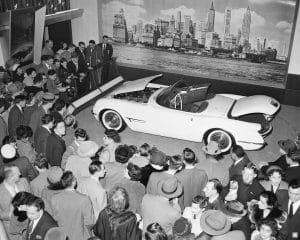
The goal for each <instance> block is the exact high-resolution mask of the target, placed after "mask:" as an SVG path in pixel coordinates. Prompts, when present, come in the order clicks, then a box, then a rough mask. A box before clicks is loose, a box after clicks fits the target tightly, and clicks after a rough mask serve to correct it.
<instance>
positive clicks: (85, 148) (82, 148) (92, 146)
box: [77, 141, 99, 157]
mask: <svg viewBox="0 0 300 240" xmlns="http://www.w3.org/2000/svg"><path fill="white" fill-rule="evenodd" d="M98 149H99V147H98V145H97V143H95V142H94V141H84V142H82V143H81V144H80V145H79V147H78V149H77V154H78V155H79V156H80V157H93V156H94V155H95V154H96V152H97V151H98Z"/></svg>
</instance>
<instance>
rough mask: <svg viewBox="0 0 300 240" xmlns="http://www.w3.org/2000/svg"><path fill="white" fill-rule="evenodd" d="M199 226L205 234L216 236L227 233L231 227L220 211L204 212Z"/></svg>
mask: <svg viewBox="0 0 300 240" xmlns="http://www.w3.org/2000/svg"><path fill="white" fill-rule="evenodd" d="M200 226H201V228H202V230H203V231H204V232H206V233H207V234H209V235H212V236H217V235H222V234H225V233H227V232H228V231H229V229H230V227H231V223H230V221H229V219H228V218H227V217H226V215H225V214H224V213H222V212H221V211H219V210H206V211H204V212H203V213H202V215H201V218H200Z"/></svg>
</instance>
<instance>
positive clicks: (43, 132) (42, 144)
mask: <svg viewBox="0 0 300 240" xmlns="http://www.w3.org/2000/svg"><path fill="white" fill-rule="evenodd" d="M50 134H51V133H50V132H49V131H48V130H47V129H46V128H45V127H43V126H40V127H38V128H37V130H36V131H35V133H34V138H33V139H34V146H35V150H36V152H37V153H42V154H43V155H44V156H46V146H47V139H48V137H49V136H50Z"/></svg>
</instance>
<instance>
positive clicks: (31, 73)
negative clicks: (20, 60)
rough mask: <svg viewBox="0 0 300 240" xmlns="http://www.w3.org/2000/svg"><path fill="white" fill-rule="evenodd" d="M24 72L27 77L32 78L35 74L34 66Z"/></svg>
mask: <svg viewBox="0 0 300 240" xmlns="http://www.w3.org/2000/svg"><path fill="white" fill-rule="evenodd" d="M26 74H27V76H28V77H31V78H34V77H35V76H36V70H35V68H27V70H26Z"/></svg>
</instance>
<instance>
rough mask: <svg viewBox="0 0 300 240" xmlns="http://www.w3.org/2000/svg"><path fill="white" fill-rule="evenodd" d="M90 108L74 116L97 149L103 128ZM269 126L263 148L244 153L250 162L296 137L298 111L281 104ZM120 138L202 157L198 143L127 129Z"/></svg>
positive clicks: (299, 127)
mask: <svg viewBox="0 0 300 240" xmlns="http://www.w3.org/2000/svg"><path fill="white" fill-rule="evenodd" d="M91 108H92V106H90V107H87V108H86V109H84V110H82V111H81V112H80V113H78V114H77V116H76V117H77V119H78V123H79V127H81V128H84V129H86V130H87V132H88V134H89V136H90V138H91V140H94V141H96V142H97V143H98V145H99V146H101V145H102V137H103V133H104V129H103V127H102V125H101V124H100V123H99V122H98V121H97V120H96V119H95V118H94V116H93V115H92V114H91ZM272 125H273V131H272V133H271V134H270V135H269V136H268V137H267V138H266V142H267V146H265V147H264V148H263V149H261V150H258V151H248V152H247V154H248V156H249V157H250V159H251V160H252V161H253V162H254V163H256V164H257V163H258V162H260V161H273V160H275V159H276V158H277V157H278V156H279V148H278V145H277V142H278V140H281V139H287V138H291V139H295V137H296V136H297V134H298V133H300V108H299V107H294V106H287V105H283V106H282V107H281V109H280V111H279V113H278V114H277V115H276V117H275V118H274V120H273V122H272ZM120 135H121V138H122V142H123V143H125V144H129V145H131V144H133V145H135V146H140V145H141V144H143V143H145V142H146V143H149V144H150V145H151V146H156V147H157V148H159V149H160V150H162V151H164V152H165V153H166V154H168V155H175V154H180V153H181V152H182V150H183V149H184V148H185V147H190V148H191V149H193V150H194V151H195V152H196V155H197V156H198V158H202V157H203V152H202V150H201V147H202V146H203V144H202V143H196V142H189V141H183V140H178V139H173V138H167V137H161V136H156V135H151V134H144V133H139V132H134V131H132V130H130V129H129V128H128V127H127V128H126V129H125V130H124V131H123V132H122V133H121V134H120Z"/></svg>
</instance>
